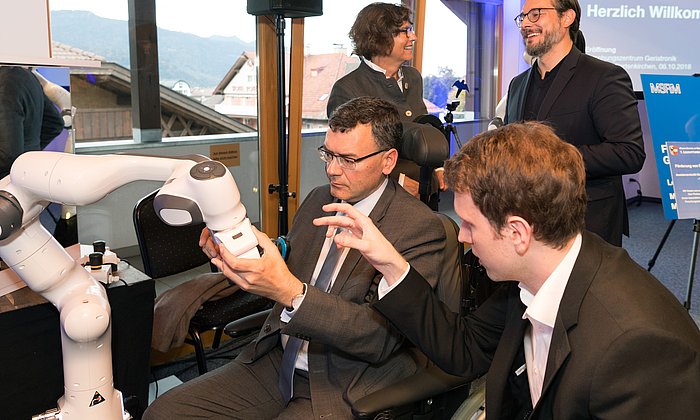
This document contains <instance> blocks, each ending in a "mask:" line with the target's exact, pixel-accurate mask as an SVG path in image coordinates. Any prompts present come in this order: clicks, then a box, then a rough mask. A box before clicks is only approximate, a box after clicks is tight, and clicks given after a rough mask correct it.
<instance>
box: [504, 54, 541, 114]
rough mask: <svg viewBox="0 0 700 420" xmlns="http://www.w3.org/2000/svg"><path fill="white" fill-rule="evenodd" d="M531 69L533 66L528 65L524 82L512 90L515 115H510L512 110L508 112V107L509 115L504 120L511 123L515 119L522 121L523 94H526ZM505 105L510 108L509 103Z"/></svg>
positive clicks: (523, 110)
mask: <svg viewBox="0 0 700 420" xmlns="http://www.w3.org/2000/svg"><path fill="white" fill-rule="evenodd" d="M533 71H535V70H534V69H533V67H530V70H528V71H527V75H526V76H525V83H523V84H522V85H520V87H519V88H518V89H517V90H516V91H515V92H513V96H512V98H513V100H514V101H515V102H514V104H513V107H514V114H515V115H514V116H513V117H511V115H513V112H510V109H509V112H508V115H509V117H508V121H506V122H508V123H511V122H516V121H522V119H523V117H524V115H525V95H526V94H527V89H528V87H529V85H530V77H532V72H533ZM507 106H508V108H510V104H507Z"/></svg>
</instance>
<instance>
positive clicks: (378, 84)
mask: <svg viewBox="0 0 700 420" xmlns="http://www.w3.org/2000/svg"><path fill="white" fill-rule="evenodd" d="M401 70H402V71H403V92H402V91H401V89H399V86H398V85H397V84H396V80H394V79H387V78H386V76H385V75H384V73H382V72H378V71H376V70H372V69H371V68H370V67H369V66H368V65H367V64H365V62H364V61H362V60H360V66H359V67H358V68H356V69H355V70H353V71H351V72H350V73H348V74H346V75H345V76H343V77H341V78H340V79H338V80H337V81H336V82H335V84H334V85H333V89H331V95H330V97H329V98H328V105H327V109H326V111H327V114H328V116H329V117H330V115H331V114H332V113H333V111H335V109H336V108H338V107H339V106H340V105H342V104H344V103H345V102H347V101H349V100H350V99H355V98H359V97H360V96H371V97H373V98H381V99H384V100H387V101H389V102H391V103H392V104H394V106H395V107H396V109H397V110H398V111H399V116H400V117H401V120H402V121H413V120H414V119H415V118H416V117H417V116H419V115H423V114H427V113H428V109H427V108H426V107H425V102H423V78H422V77H421V75H420V72H419V71H418V70H416V69H415V68H413V67H410V66H402V67H401Z"/></svg>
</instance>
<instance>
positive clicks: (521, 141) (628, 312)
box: [314, 122, 700, 419]
mask: <svg viewBox="0 0 700 420" xmlns="http://www.w3.org/2000/svg"><path fill="white" fill-rule="evenodd" d="M445 178H446V180H447V183H448V185H449V187H450V188H451V189H453V190H454V191H455V199H454V201H455V211H456V212H457V215H458V216H459V218H460V219H461V226H460V234H459V237H460V240H461V241H463V242H466V243H470V244H471V246H472V250H473V252H474V254H475V255H476V256H478V257H479V259H480V261H481V263H482V264H483V266H484V267H485V268H486V271H487V273H488V275H489V277H491V278H492V279H493V280H495V281H498V282H506V283H504V284H503V285H502V286H501V287H500V288H499V289H498V290H497V291H496V292H495V293H494V294H493V295H492V296H491V297H490V298H489V299H488V300H487V301H486V302H484V303H483V304H482V305H481V306H480V307H479V308H478V309H477V310H476V311H475V312H474V313H472V314H470V315H468V316H467V317H465V318H462V317H460V316H459V315H457V314H454V313H451V312H450V311H449V310H448V309H447V308H445V307H444V306H443V305H441V304H440V303H439V302H438V301H437V300H436V299H435V298H434V296H433V293H432V292H431V289H430V287H429V286H428V283H427V282H425V281H424V280H423V279H422V277H421V275H420V274H419V271H417V270H416V269H415V268H414V267H413V266H412V265H409V263H407V262H406V261H405V260H404V259H403V258H402V257H401V256H400V255H399V254H398V253H397V252H396V251H394V250H393V249H392V247H391V245H390V244H389V243H388V242H387V241H386V240H385V239H384V238H383V237H382V235H381V233H379V231H378V230H377V229H376V228H375V227H374V226H373V224H372V222H371V220H369V219H368V218H366V217H364V216H362V215H360V214H358V213H357V212H355V211H354V210H353V209H351V208H347V207H346V206H344V205H342V204H332V205H327V206H324V210H326V211H340V212H345V213H346V214H347V215H348V216H349V217H342V216H333V217H326V218H321V219H318V220H316V221H315V222H314V223H316V224H318V225H330V226H334V227H337V226H339V227H342V228H344V229H346V232H344V233H341V234H339V235H336V236H335V239H334V240H335V242H336V243H337V244H338V245H339V246H346V247H352V248H356V249H358V250H359V251H360V252H362V253H363V255H364V256H365V258H366V259H367V260H368V261H370V263H372V265H374V266H375V267H377V269H378V270H379V271H381V272H382V274H383V275H384V279H383V280H382V281H381V282H380V285H379V296H380V300H379V302H378V303H376V304H374V305H373V306H374V308H375V309H376V310H378V311H379V312H381V313H382V314H383V315H384V316H386V317H387V318H388V319H389V320H391V321H392V323H393V324H394V325H395V326H397V327H398V328H399V330H401V331H402V332H403V333H404V334H405V335H406V336H407V337H408V338H409V339H410V340H411V341H413V342H414V343H415V344H416V345H417V346H418V347H420V348H421V349H422V350H423V351H424V352H425V353H426V354H427V355H428V356H429V357H430V358H431V359H433V360H434V361H435V362H436V363H437V364H438V366H440V367H441V368H442V369H444V370H445V371H447V372H449V373H452V374H455V375H462V376H465V377H469V378H476V377H479V376H481V375H483V374H485V373H487V372H488V374H487V376H486V416H487V418H493V419H524V418H529V419H593V418H595V419H600V418H609V419H639V418H645V419H685V418H694V417H697V414H698V413H700V398H698V396H700V331H698V327H697V326H696V325H695V323H694V322H693V320H692V319H691V318H690V316H689V315H688V312H687V311H686V310H685V308H683V307H682V306H681V304H680V303H679V302H678V300H677V299H676V298H675V297H674V296H673V295H672V294H671V293H670V292H669V291H668V290H667V289H666V288H665V287H664V286H663V285H662V284H661V283H659V281H658V280H656V279H655V278H654V277H653V276H652V275H651V274H649V273H648V272H647V271H646V270H644V269H643V268H641V267H640V266H639V265H637V264H636V263H635V262H634V261H632V259H631V258H630V257H629V255H627V252H626V251H625V250H623V249H621V248H619V247H615V246H612V245H610V244H608V243H606V242H605V241H603V240H602V239H601V238H600V237H598V236H597V235H595V234H592V233H590V232H587V231H584V230H583V226H584V211H585V208H586V191H585V187H584V185H585V184H584V181H585V170H584V163H583V160H582V158H581V154H580V153H579V152H578V151H577V149H576V148H575V147H574V146H572V145H570V144H567V143H565V142H563V141H561V140H560V139H559V138H557V136H556V135H555V134H554V132H553V131H552V129H551V128H549V127H547V126H545V125H543V124H540V123H535V122H528V123H514V124H509V125H506V126H503V127H501V128H499V129H497V130H494V131H489V132H487V133H483V134H480V135H478V136H476V137H474V138H473V139H471V140H470V141H469V142H467V143H466V144H465V146H464V147H463V148H462V150H460V152H459V153H458V154H457V155H455V156H454V157H452V158H451V159H450V160H449V161H448V162H447V164H446V165H445ZM329 231H330V229H329ZM509 280H510V281H509ZM407 300H412V302H413V304H412V305H406V304H405V302H406V301H407Z"/></svg>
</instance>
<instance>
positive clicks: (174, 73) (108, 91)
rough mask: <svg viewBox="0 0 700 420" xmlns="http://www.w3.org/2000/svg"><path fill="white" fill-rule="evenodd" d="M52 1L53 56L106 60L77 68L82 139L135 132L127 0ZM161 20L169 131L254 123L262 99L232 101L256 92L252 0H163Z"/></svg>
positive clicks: (241, 128) (188, 132) (242, 127)
mask: <svg viewBox="0 0 700 420" xmlns="http://www.w3.org/2000/svg"><path fill="white" fill-rule="evenodd" d="M49 5H50V9H51V24H52V39H53V41H54V45H53V49H54V56H56V55H60V56H61V57H63V58H70V59H80V58H87V59H92V60H95V59H98V60H100V61H102V66H101V67H100V68H97V69H72V70H71V85H72V86H73V88H72V92H71V93H72V99H73V104H74V105H75V106H76V107H77V108H78V113H77V114H76V118H75V122H74V125H75V128H76V140H77V141H95V140H112V139H118V138H130V137H131V127H132V121H131V118H132V117H131V74H130V70H129V67H130V61H129V32H128V15H129V11H128V2H127V0H103V1H99V2H95V1H86V0H50V4H49ZM156 21H157V25H158V59H159V78H160V85H161V96H160V105H161V121H162V124H161V128H162V130H163V137H176V136H193V135H203V134H223V133H235V132H252V131H254V129H255V127H250V126H248V125H247V122H249V121H250V120H251V119H253V120H255V117H256V115H257V107H256V106H255V105H253V106H229V103H230V102H236V101H238V102H245V101H246V100H247V99H249V98H250V97H251V96H252V97H253V98H255V93H256V83H257V78H256V77H255V72H256V68H255V33H256V31H255V17H253V16H250V15H248V14H247V13H246V2H242V1H233V2H232V1H228V0H200V1H199V2H198V3H197V7H196V8H192V7H191V5H190V2H188V1H184V0H157V1H156ZM95 28H99V30H95ZM214 111H215V112H214ZM221 114H223V115H221Z"/></svg>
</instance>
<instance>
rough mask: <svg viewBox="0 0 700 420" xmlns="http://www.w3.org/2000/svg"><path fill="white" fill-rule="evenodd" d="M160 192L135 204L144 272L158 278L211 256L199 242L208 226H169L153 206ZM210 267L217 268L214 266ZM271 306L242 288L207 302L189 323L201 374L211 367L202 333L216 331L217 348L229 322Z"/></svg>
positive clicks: (137, 233)
mask: <svg viewBox="0 0 700 420" xmlns="http://www.w3.org/2000/svg"><path fill="white" fill-rule="evenodd" d="M157 193H158V190H156V191H154V192H152V193H151V194H149V195H147V196H146V197H144V198H142V199H141V200H140V201H139V202H138V203H137V204H136V206H135V207H134V214H133V218H134V228H135V230H136V238H137V240H138V245H139V251H140V252H141V259H142V260H143V267H144V272H145V273H146V274H147V275H148V276H149V277H151V278H153V279H158V278H161V277H166V276H170V275H173V274H177V273H182V272H184V271H188V270H190V269H193V268H196V267H201V266H202V265H204V264H207V263H208V262H209V258H208V257H207V256H206V255H205V254H204V253H203V252H202V249H201V248H200V247H199V244H198V243H199V236H200V233H201V232H202V229H203V228H204V227H205V225H204V224H203V223H200V224H195V225H188V226H170V225H167V224H166V223H165V222H163V221H162V220H160V218H159V217H158V215H157V214H156V211H155V209H154V208H153V199H154V197H155V196H156V194H157ZM211 268H212V271H215V267H214V266H213V265H212V266H211ZM271 306H272V302H271V301H270V300H269V299H266V298H262V297H259V296H256V295H253V294H251V293H248V292H244V291H242V290H238V291H236V292H235V293H233V294H231V295H229V296H226V297H223V298H221V299H217V300H210V301H207V302H204V304H202V306H201V307H200V308H199V310H197V312H196V313H195V315H194V317H193V318H192V320H191V321H190V323H189V328H188V335H189V338H188V339H187V340H186V342H188V343H189V344H192V345H193V346H194V349H195V356H196V358H197V367H198V370H199V373H200V374H202V373H205V372H207V370H208V369H207V362H206V357H205V351H204V345H203V343H202V339H201V336H200V334H201V333H202V332H204V331H208V330H214V331H215V334H214V340H213V343H212V348H214V349H216V348H218V347H219V344H220V343H221V337H222V333H223V329H224V327H225V326H226V324H228V323H229V322H231V321H233V320H235V319H239V318H242V317H245V316H247V315H250V314H254V313H256V312H259V311H263V310H265V309H268V308H270V307H271Z"/></svg>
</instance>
